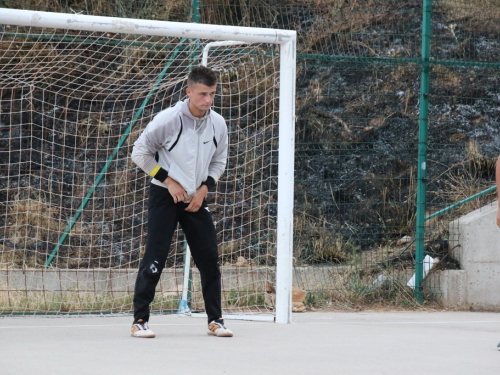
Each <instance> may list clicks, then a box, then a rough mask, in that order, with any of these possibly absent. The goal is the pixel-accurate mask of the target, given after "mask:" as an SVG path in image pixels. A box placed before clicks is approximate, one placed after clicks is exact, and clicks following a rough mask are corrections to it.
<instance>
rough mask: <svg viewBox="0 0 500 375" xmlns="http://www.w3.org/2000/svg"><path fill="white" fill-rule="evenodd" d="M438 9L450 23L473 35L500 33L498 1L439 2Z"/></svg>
mask: <svg viewBox="0 0 500 375" xmlns="http://www.w3.org/2000/svg"><path fill="white" fill-rule="evenodd" d="M436 9H440V10H441V11H443V12H444V14H445V15H446V19H447V21H448V22H450V23H452V24H453V23H455V24H457V25H459V27H461V28H463V29H465V30H468V31H470V32H473V33H487V34H488V33H496V34H498V33H499V32H500V2H498V0H474V1H464V0H439V1H438V2H437V3H436Z"/></svg>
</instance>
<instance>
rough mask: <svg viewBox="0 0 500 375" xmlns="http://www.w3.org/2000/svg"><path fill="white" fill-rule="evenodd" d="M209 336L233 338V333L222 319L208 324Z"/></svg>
mask: <svg viewBox="0 0 500 375" xmlns="http://www.w3.org/2000/svg"><path fill="white" fill-rule="evenodd" d="M207 335H210V336H217V337H233V332H232V331H231V330H230V329H228V328H226V327H225V326H224V321H223V320H222V319H217V320H213V321H211V322H210V323H209V324H208V332H207Z"/></svg>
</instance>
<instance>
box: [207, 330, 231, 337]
mask: <svg viewBox="0 0 500 375" xmlns="http://www.w3.org/2000/svg"><path fill="white" fill-rule="evenodd" d="M207 335H208V336H215V337H233V334H232V333H221V334H220V335H217V334H215V333H213V332H211V331H210V332H207Z"/></svg>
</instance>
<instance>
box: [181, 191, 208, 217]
mask: <svg viewBox="0 0 500 375" xmlns="http://www.w3.org/2000/svg"><path fill="white" fill-rule="evenodd" d="M207 193H208V188H207V187H206V186H205V185H201V186H200V188H199V189H198V190H196V193H194V195H193V197H192V198H191V202H189V206H187V207H186V211H189V212H197V211H198V210H199V209H200V207H201V205H202V204H203V199H205V197H206V195H207Z"/></svg>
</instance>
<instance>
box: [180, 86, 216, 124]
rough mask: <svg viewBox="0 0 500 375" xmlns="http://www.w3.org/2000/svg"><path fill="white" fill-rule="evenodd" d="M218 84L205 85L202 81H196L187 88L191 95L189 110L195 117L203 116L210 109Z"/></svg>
mask: <svg viewBox="0 0 500 375" xmlns="http://www.w3.org/2000/svg"><path fill="white" fill-rule="evenodd" d="M216 89H217V85H214V86H205V85H204V84H202V83H195V84H192V85H190V86H188V88H187V89H186V94H187V96H188V97H189V110H190V111H191V114H192V115H193V116H195V117H203V115H204V114H205V112H206V111H208V110H209V109H210V107H211V106H212V103H213V101H214V97H215V90H216Z"/></svg>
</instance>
